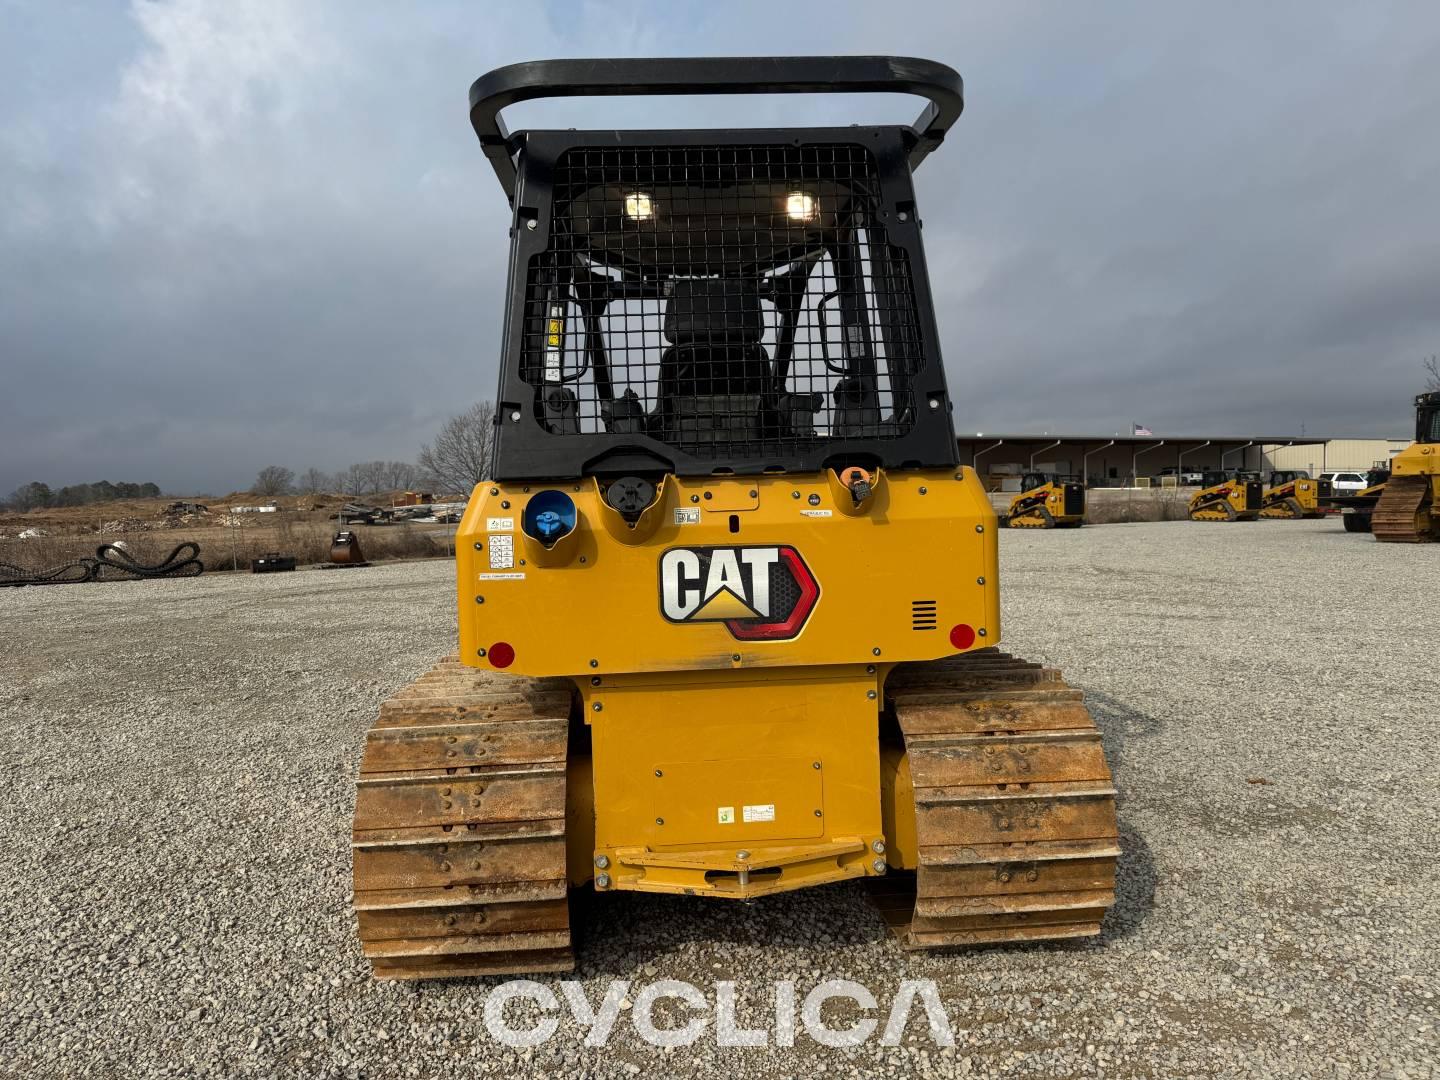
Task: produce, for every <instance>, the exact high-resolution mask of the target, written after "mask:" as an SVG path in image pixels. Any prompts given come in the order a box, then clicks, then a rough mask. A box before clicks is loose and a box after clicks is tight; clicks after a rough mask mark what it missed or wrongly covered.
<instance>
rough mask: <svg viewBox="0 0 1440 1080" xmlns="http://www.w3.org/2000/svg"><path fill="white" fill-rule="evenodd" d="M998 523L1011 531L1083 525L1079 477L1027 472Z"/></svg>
mask: <svg viewBox="0 0 1440 1080" xmlns="http://www.w3.org/2000/svg"><path fill="white" fill-rule="evenodd" d="M1001 524H1003V525H1006V526H1008V527H1009V528H1012V529H1070V528H1079V527H1080V526H1081V525H1084V524H1085V485H1084V484H1083V483H1082V482H1081V480H1080V477H1078V476H1059V475H1053V476H1052V475H1050V474H1049V473H1038V472H1028V473H1026V474H1025V475H1024V476H1022V477H1021V478H1020V494H1018V495H1016V496H1015V497H1014V498H1013V499H1011V500H1010V509H1009V510H1007V511H1006V512H1005V515H1004V517H1003V518H1002V519H1001Z"/></svg>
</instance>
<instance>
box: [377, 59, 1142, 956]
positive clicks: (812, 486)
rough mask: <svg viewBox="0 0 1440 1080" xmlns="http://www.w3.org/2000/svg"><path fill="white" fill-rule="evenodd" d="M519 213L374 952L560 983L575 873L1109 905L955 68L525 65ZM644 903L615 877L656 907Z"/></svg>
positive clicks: (383, 762) (913, 942)
mask: <svg viewBox="0 0 1440 1080" xmlns="http://www.w3.org/2000/svg"><path fill="white" fill-rule="evenodd" d="M819 92H839V93H854V92H890V93H894V92H906V93H911V94H916V95H921V96H924V97H926V98H928V99H929V102H930V104H929V106H928V107H927V108H926V109H925V110H924V112H923V113H922V114H921V116H920V118H919V120H918V121H917V122H916V123H915V124H914V125H913V126H900V125H895V126H843V127H833V128H785V129H778V130H777V129H726V130H703V131H702V130H663V131H661V130H645V131H617V130H612V129H605V130H599V131H584V130H581V131H577V130H573V129H569V130H563V129H562V130H543V131H542V130H531V131H520V132H514V133H511V132H508V131H507V130H506V128H505V126H504V125H503V124H502V122H501V120H500V116H499V114H500V112H501V110H502V109H503V108H504V107H506V106H508V105H510V104H512V103H515V102H519V101H523V100H526V99H530V98H539V97H547V96H549V97H573V96H579V95H643V94H753V93H819ZM470 100H471V106H472V108H471V114H470V115H471V121H472V124H473V126H474V128H475V130H476V132H477V133H478V134H479V136H480V142H481V145H482V147H483V148H484V151H485V153H486V155H487V156H488V157H489V159H490V162H491V164H492V166H493V168H494V170H495V173H496V174H497V175H498V177H499V179H500V183H501V186H502V187H503V189H504V191H505V194H506V196H507V198H508V199H509V201H510V206H511V209H512V213H513V218H512V222H511V234H510V235H511V240H510V252H509V272H510V280H509V291H508V295H507V299H506V308H505V317H504V334H503V339H502V343H501V349H500V357H499V367H500V384H499V392H498V395H497V399H496V414H497V427H496V433H495V447H494V449H495V455H494V466H493V477H492V479H491V480H490V481H487V482H485V483H483V484H481V485H480V486H479V487H477V488H476V489H475V491H474V493H473V494H472V496H471V498H470V502H469V505H468V507H467V509H466V512H465V516H464V518H463V520H462V522H461V524H460V527H459V533H458V538H457V544H456V547H457V552H458V555H457V559H456V573H457V579H458V587H459V624H460V648H459V652H458V654H457V655H454V656H451V657H449V658H446V659H444V660H442V661H441V662H440V663H439V664H438V665H437V666H436V667H435V668H434V669H433V670H432V671H431V672H430V673H429V674H427V675H425V676H423V677H422V678H420V679H419V680H418V681H417V682H415V683H414V684H412V685H411V686H409V687H408V688H406V689H404V690H402V691H400V692H399V693H398V694H396V695H395V696H394V697H393V698H391V699H390V700H388V701H386V702H385V703H384V704H383V705H382V707H381V709H380V716H379V719H378V721H377V722H376V724H375V726H374V728H373V729H372V730H371V732H370V734H369V737H368V739H367V742H366V746H365V753H364V759H363V762H362V763H361V767H360V778H359V785H358V791H357V795H356V801H355V820H354V831H353V837H352V843H353V852H354V904H355V908H356V910H357V913H358V921H359V931H360V938H361V941H362V944H363V949H364V952H365V955H366V956H368V957H369V958H370V960H371V963H372V966H373V970H374V972H375V974H376V975H377V976H379V977H383V978H402V979H403V978H430V977H444V976H466V975H483V974H492V973H497V972H527V971H565V970H568V969H570V968H571V966H572V965H573V963H574V958H573V952H572V947H571V938H570V914H569V906H568V895H569V894H568V890H570V889H572V888H591V889H594V890H595V891H597V892H598V893H602V894H612V893H626V892H651V893H670V894H675V895H676V896H704V897H713V898H716V899H718V900H722V901H743V900H754V899H757V898H762V897H766V896H768V895H770V894H775V893H781V892H784V891H786V890H792V889H800V888H804V887H808V886H818V885H824V884H826V883H829V882H841V881H856V880H864V881H866V882H868V883H869V884H870V885H871V886H872V887H873V888H874V890H875V898H876V901H877V906H878V907H879V909H880V910H881V912H882V913H883V914H884V916H885V917H886V918H887V920H888V921H889V923H890V925H891V926H892V928H893V929H894V931H895V933H896V935H897V936H898V937H899V938H900V940H901V941H902V942H903V944H904V945H906V946H908V947H912V948H920V949H936V948H946V947H953V946H962V945H981V944H988V943H994V942H1029V941H1036V940H1048V939H1056V938H1075V937H1083V936H1086V935H1093V934H1096V933H1098V932H1099V929H1100V922H1101V919H1102V917H1103V916H1104V914H1105V911H1106V909H1107V908H1109V907H1110V906H1111V904H1112V903H1113V901H1114V896H1115V892H1114V890H1115V862H1116V858H1117V856H1118V854H1119V850H1118V846H1117V832H1116V818H1115V804H1114V798H1115V791H1114V788H1113V786H1112V784H1111V778H1110V770H1109V768H1108V767H1107V765H1106V761H1105V754H1104V752H1103V750H1102V747H1101V744H1100V734H1099V732H1098V731H1097V729H1096V727H1095V724H1094V722H1093V721H1092V719H1091V717H1090V714H1089V712H1088V711H1087V710H1086V707H1085V705H1084V703H1083V701H1082V700H1081V693H1080V691H1078V690H1076V689H1073V688H1071V687H1069V686H1067V685H1066V684H1065V683H1064V681H1062V679H1061V678H1060V676H1059V674H1058V673H1057V672H1055V671H1053V670H1050V669H1046V668H1043V667H1042V666H1041V665H1039V664H1034V663H1026V662H1025V661H1023V660H1019V659H1016V658H1015V657H1013V656H1010V655H1007V654H1005V653H1002V652H999V651H998V650H997V649H996V645H997V643H998V641H999V638H1000V591H999V589H1000V587H999V574H998V565H997V532H996V525H997V521H996V515H995V512H994V511H993V510H992V509H991V506H990V502H989V498H988V496H987V494H986V492H985V491H984V489H983V487H982V485H981V483H980V481H979V479H978V478H977V476H976V474H975V472H974V470H973V469H970V468H966V467H962V466H960V465H959V464H958V463H957V459H958V450H957V446H956V442H955V436H954V432H953V430H952V425H951V419H950V412H951V399H950V395H949V392H948V390H947V389H946V383H945V377H944V368H943V366H942V363H941V357H940V348H939V332H938V329H937V327H936V323H935V309H934V304H933V302H932V299H931V292H930V285H929V280H928V276H927V271H926V265H925V257H924V252H923V249H922V247H921V232H920V220H921V212H920V205H919V203H918V202H917V200H916V195H915V191H914V188H913V186H912V180H911V174H912V171H913V170H914V169H915V168H916V167H917V166H918V165H919V164H920V163H921V162H922V161H924V159H925V158H926V156H927V155H929V154H930V153H931V152H932V151H935V150H936V149H937V148H938V147H939V145H940V143H941V140H942V139H943V138H944V137H945V134H946V131H947V130H948V129H949V128H950V126H951V124H952V123H953V122H954V121H955V120H956V119H957V117H958V116H959V114H960V111H961V104H962V98H961V83H960V79H959V76H957V75H956V74H955V72H954V71H952V70H951V69H950V68H948V67H945V66H944V65H941V64H937V63H932V62H929V61H925V60H914V59H902V58H892V57H847V58H836V57H818V58H801V59H786V58H748V59H733V58H732V59H723V58H722V59H694V60H563V61H553V62H540V63H527V64H519V65H516V66H512V67H506V68H501V69H499V70H496V71H493V72H491V73H489V74H488V75H486V76H484V77H483V78H481V79H480V80H479V81H478V82H477V83H475V85H474V87H473V88H472V89H471V94H470ZM623 899H624V898H623V897H616V898H615V900H616V901H617V902H618V901H623Z"/></svg>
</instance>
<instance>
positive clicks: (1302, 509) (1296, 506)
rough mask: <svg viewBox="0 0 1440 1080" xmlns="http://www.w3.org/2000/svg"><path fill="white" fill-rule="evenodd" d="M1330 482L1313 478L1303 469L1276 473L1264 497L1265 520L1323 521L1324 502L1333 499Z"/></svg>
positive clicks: (1262, 496) (1263, 493)
mask: <svg viewBox="0 0 1440 1080" xmlns="http://www.w3.org/2000/svg"><path fill="white" fill-rule="evenodd" d="M1330 487H1331V485H1330V481H1329V480H1324V479H1318V480H1317V479H1312V478H1311V476H1310V474H1309V473H1308V472H1306V471H1304V470H1303V469H1291V470H1276V471H1275V472H1272V473H1271V474H1270V486H1269V487H1267V488H1266V489H1265V490H1264V492H1262V493H1261V496H1260V516H1261V517H1262V518H1289V519H1291V520H1296V519H1300V518H1323V517H1324V516H1325V508H1324V503H1323V502H1322V500H1324V499H1328V498H1329V497H1330Z"/></svg>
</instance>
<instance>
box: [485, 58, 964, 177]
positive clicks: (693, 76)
mask: <svg viewBox="0 0 1440 1080" xmlns="http://www.w3.org/2000/svg"><path fill="white" fill-rule="evenodd" d="M855 93H895V94H915V95H917V96H919V97H924V98H928V99H929V101H930V104H929V105H927V106H926V107H925V110H924V111H923V112H921V114H920V115H919V116H918V117H917V118H916V120H915V123H914V124H912V125H911V130H912V131H913V132H914V134H915V140H914V144H913V146H912V147H911V150H910V168H911V169H912V170H913V169H915V168H916V167H918V166H919V164H920V162H922V161H924V160H925V157H926V155H928V154H929V153H930V151H932V150H934V149H935V148H936V147H937V146H939V145H940V143H941V142H942V141H943V140H944V138H945V133H946V132H947V131H949V130H950V126H951V125H952V124H954V123H955V121H956V120H957V119H958V118H959V116H960V113H961V111H962V110H963V109H964V108H965V91H964V84H963V82H962V81H961V79H960V76H959V74H958V73H957V72H956V71H955V70H954V69H953V68H950V67H947V66H946V65H944V64H940V63H937V62H935V61H934V60H920V59H916V58H914V57H909V56H706V57H675V58H669V59H641V60H601V59H593V60H534V61H530V62H528V63H523V64H510V65H508V66H507V67H501V68H496V69H495V70H494V71H491V72H487V73H486V74H484V75H482V76H480V78H478V79H476V80H475V82H474V84H473V85H472V86H471V87H470V123H471V126H473V127H474V128H475V134H476V135H478V136H480V145H481V147H482V148H483V149H484V151H485V156H486V157H488V158H489V159H490V164H491V166H492V167H493V168H494V169H495V175H496V176H497V177H498V178H499V180H500V186H501V187H502V188H504V189H505V197H506V198H507V199H510V200H512V201H513V200H514V197H515V158H514V154H515V152H516V149H517V148H516V147H515V146H513V145H512V144H511V136H510V132H509V130H508V129H507V128H506V127H505V122H504V121H503V120H502V119H501V118H500V111H501V110H502V109H504V108H506V107H507V106H509V105H514V104H515V103H517V102H520V101H530V100H533V99H535V98H558V97H627V96H635V95H646V94H657V95H660V94H664V95H680V94H855Z"/></svg>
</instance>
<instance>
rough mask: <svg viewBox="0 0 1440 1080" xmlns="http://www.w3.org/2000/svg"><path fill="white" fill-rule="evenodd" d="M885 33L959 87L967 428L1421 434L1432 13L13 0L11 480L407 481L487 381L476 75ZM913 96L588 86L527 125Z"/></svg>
mask: <svg viewBox="0 0 1440 1080" xmlns="http://www.w3.org/2000/svg"><path fill="white" fill-rule="evenodd" d="M870 52H876V53H879V52H888V53H899V54H909V55H918V56H927V57H931V58H934V59H937V60H942V61H944V62H946V63H948V64H951V65H952V66H954V67H956V68H957V69H959V71H960V72H961V74H962V75H963V76H964V78H965V83H966V110H965V115H964V116H963V117H962V118H961V120H960V122H959V123H958V124H957V125H956V127H955V129H954V130H953V131H952V133H951V136H950V138H949V140H948V141H947V142H946V144H945V146H944V147H943V148H942V149H941V150H940V151H939V152H938V153H937V154H935V155H934V156H932V157H931V158H930V159H929V160H928V161H927V162H926V163H925V165H924V167H923V168H922V169H921V170H920V171H919V173H918V174H917V187H918V193H919V198H920V200H921V209H922V213H923V216H924V219H925V239H926V246H927V250H928V257H929V261H930V266H931V277H932V282H933V284H934V288H935V293H936V296H935V299H936V302H937V306H938V308H939V317H940V325H941V331H942V334H943V347H944V353H945V359H946V365H947V368H948V372H949V380H950V386H951V392H952V395H953V397H954V400H955V409H956V413H955V423H956V427H957V429H958V430H961V431H970V432H973V431H976V430H985V431H998V430H1009V431H1026V430H1032V429H1033V430H1036V431H1045V430H1048V431H1056V430H1062V429H1063V430H1065V431H1067V432H1070V431H1076V432H1096V433H1105V434H1109V433H1110V432H1112V431H1117V430H1121V431H1123V430H1127V429H1128V425H1129V424H1130V423H1131V421H1132V420H1134V421H1140V422H1142V423H1145V424H1148V425H1149V426H1150V427H1151V428H1152V429H1154V430H1155V432H1156V433H1157V434H1182V433H1222V434H1225V433H1235V434H1251V433H1298V432H1299V431H1300V429H1301V426H1302V425H1304V427H1305V430H1306V431H1307V432H1308V433H1310V434H1316V433H1321V434H1335V435H1373V436H1387V437H1392V436H1396V437H1404V436H1405V435H1406V434H1407V433H1408V431H1409V430H1410V427H1411V421H1410V397H1411V395H1412V394H1413V393H1415V392H1416V391H1417V390H1418V389H1419V388H1420V383H1421V382H1422V378H1421V367H1420V365H1421V359H1422V357H1424V356H1427V355H1430V354H1432V353H1436V352H1440V228H1437V204H1440V198H1437V196H1440V138H1437V125H1440V8H1437V7H1435V5H1433V4H1419V3H1416V4H1386V3H1368V4H1344V5H1342V4H1333V5H1321V4H1316V3H1313V2H1306V3H1296V4H1282V3H1269V4H1254V3H1235V4H1226V3H1215V2H1207V3H1203V4H1202V3H1196V4H1193V5H1189V6H1188V7H1187V6H1184V5H1179V4H1157V3H1154V2H1153V0H1146V2H1140V3H1133V4H1130V3H1105V4H1077V3H1071V2H1056V3H1053V4H1021V3H1003V4H1002V3H998V2H996V3H979V2H975V3H953V2H935V3H930V4H924V5H915V6H909V5H906V4H903V3H897V2H895V0H883V2H870V3H861V4H847V3H842V2H839V0H825V2H823V3H813V4H792V3H776V2H773V0H772V2H765V3H755V4H734V3H723V4H721V3H714V2H707V3H685V2H666V3H655V4H644V5H642V4H619V3H617V4H606V3H589V4H569V3H550V4H539V3H523V4H522V3H517V4H514V5H501V4H499V3H483V4H482V3H471V2H455V3H440V2H432V3H427V4H424V5H410V4H397V3H380V2H376V3H360V2H356V0H343V2H341V0H336V2H333V3H323V2H317V0H306V2H291V0H274V2H271V0H213V2H210V0H203V2H202V0H177V2H168V0H167V2H137V3H135V4H133V6H128V7H127V6H125V5H124V4H122V3H121V2H120V0H104V2H102V0H96V2H94V3H91V4H85V3H79V2H63V3H62V2H51V0H0V73H3V75H0V492H5V491H9V490H11V489H12V488H14V487H15V486H16V485H18V484H20V483H22V482H26V481H29V480H32V479H34V480H44V481H47V482H49V483H50V484H51V485H52V486H58V485H61V484H67V483H76V482H83V481H91V480H97V479H101V478H108V479H111V480H115V481H119V480H129V481H147V480H154V481H155V482H157V483H159V484H160V485H161V486H162V487H164V488H165V489H167V490H170V491H175V492H182V491H195V490H208V491H213V492H222V491H228V490H231V489H233V488H237V487H243V486H246V485H248V484H249V483H250V481H251V480H252V479H253V477H254V475H255V473H256V471H257V470H258V469H259V468H260V467H261V466H263V465H266V464H269V463H272V462H276V463H280V464H284V465H288V466H290V467H292V468H294V469H295V470H296V471H297V472H298V471H300V470H303V469H304V468H306V467H307V466H311V465H315V466H318V467H321V468H324V469H334V468H337V467H340V466H343V465H346V464H348V463H349V462H351V461H354V460H359V459H371V458H398V459H411V458H413V457H414V456H415V454H416V452H417V450H418V447H419V445H420V444H421V443H422V442H423V441H425V440H426V439H427V438H428V437H429V435H430V433H431V432H432V431H433V429H434V427H435V426H436V424H437V423H438V422H439V421H440V420H441V419H442V418H443V417H444V416H446V415H448V414H450V413H452V412H454V411H458V410H459V409H460V408H461V407H463V406H465V405H466V404H467V403H469V402H471V401H473V400H476V399H479V398H484V397H490V396H491V395H492V393H493V387H494V382H495V365H494V356H495V353H496V347H497V344H498V340H499V314H500V306H501V305H500V302H501V290H502V288H503V270H504V258H505V249H506V222H507V211H506V206H505V201H504V198H503V196H502V195H501V192H500V189H499V187H498V185H497V184H496V182H495V180H494V177H493V174H492V173H491V172H490V170H489V168H488V165H487V163H486V161H485V159H484V157H483V155H482V154H481V152H480V149H479V147H478V145H477V143H476V141H475V138H474V135H473V133H472V132H471V130H470V128H469V124H468V119H467V101H466V91H467V89H468V87H469V84H470V82H471V81H472V80H473V79H474V78H475V77H476V76H478V75H479V74H481V73H482V72H483V71H485V70H487V69H489V68H492V67H495V66H498V65H500V64H505V63H510V62H514V61H518V60H526V59H538V58H545V57H552V56H603V55H624V56H664V55H702V54H709V55H736V54H759V53H870ZM916 112H918V103H916V102H914V101H912V100H909V99H905V98H898V97H888V96H887V97H882V98H879V99H875V100H862V101H855V100H853V99H848V98H808V97H807V98H785V99H778V100H775V101H760V100H758V99H741V100H738V101H731V102H727V103H723V104H717V103H715V102H713V101H696V100H694V99H669V100H665V99H652V100H649V101H644V102H638V101H632V100H625V99H611V100H608V101H600V102H555V103H547V104H539V103H535V104H532V105H528V106H526V107H524V108H522V109H518V110H515V111H514V113H513V122H512V127H522V126H536V127H541V126H557V127H570V126H578V127H586V126H602V127H625V126H677V127H692V126H706V125H710V124H714V123H716V122H725V121H740V122H750V121H756V122H766V123H781V124H785V123H797V124H810V123H829V122H845V123H848V122H851V121H861V122H865V121H885V120H892V121H899V122H907V123H908V122H909V121H910V120H911V119H913V117H914V114H915V113H916Z"/></svg>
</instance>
